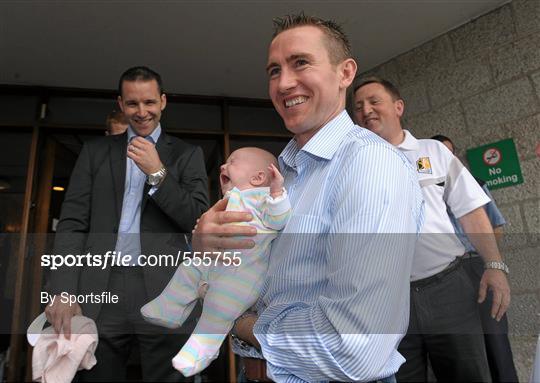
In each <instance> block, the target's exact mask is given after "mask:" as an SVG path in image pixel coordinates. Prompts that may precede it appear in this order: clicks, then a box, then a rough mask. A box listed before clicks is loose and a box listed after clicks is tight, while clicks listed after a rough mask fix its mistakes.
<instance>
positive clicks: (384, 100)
mask: <svg viewBox="0 0 540 383" xmlns="http://www.w3.org/2000/svg"><path fill="white" fill-rule="evenodd" d="M403 107H404V106H403V101H402V100H395V99H394V98H393V97H392V95H391V94H390V92H388V91H387V90H386V89H385V88H384V86H382V85H381V84H378V83H370V84H366V85H364V86H362V87H361V88H358V89H357V90H356V92H355V93H354V118H355V121H356V123H357V124H358V125H361V126H363V127H364V128H367V129H369V130H371V131H372V132H373V133H375V134H377V135H379V136H381V137H382V138H384V139H385V140H386V141H388V142H394V141H395V140H396V137H401V136H402V129H401V122H400V118H401V116H402V115H403Z"/></svg>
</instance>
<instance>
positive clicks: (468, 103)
mask: <svg viewBox="0 0 540 383" xmlns="http://www.w3.org/2000/svg"><path fill="white" fill-rule="evenodd" d="M369 74H375V75H378V76H380V77H383V78H386V79H388V80H390V81H392V82H393V83H395V84H396V85H397V86H398V87H399V89H400V91H401V93H402V96H403V98H404V100H405V109H406V111H405V117H404V126H405V127H406V128H407V129H409V130H411V132H413V134H414V135H415V136H416V137H419V138H425V137H430V136H432V135H434V134H437V133H440V134H444V135H447V136H449V137H451V138H452V139H453V141H454V142H455V144H456V146H457V147H458V155H459V156H460V157H461V158H462V159H464V154H465V150H466V149H467V148H471V147H475V146H479V145H482V144H487V143H490V142H494V141H498V140H500V139H504V138H513V139H514V141H515V143H516V146H517V150H518V154H519V158H520V161H521V170H522V172H523V177H524V183H523V184H522V185H518V186H514V187H508V188H503V189H499V190H495V191H494V192H493V195H494V197H495V199H496V201H497V204H498V206H499V208H500V209H501V211H502V212H503V214H504V215H505V217H506V219H507V221H508V224H507V226H506V227H505V232H506V233H507V235H506V237H505V240H504V243H503V245H502V247H501V250H502V252H503V255H504V256H505V258H506V260H507V263H508V264H509V266H510V268H511V275H510V283H511V286H512V303H511V307H510V310H509V314H508V316H509V320H510V327H511V330H510V331H511V341H512V344H513V349H514V360H515V362H516V367H517V368H518V374H519V378H520V381H528V380H529V374H530V371H531V365H532V356H533V354H534V349H535V345H536V338H537V335H538V334H539V333H540V180H539V178H540V159H538V158H536V157H535V154H534V148H535V146H536V144H537V143H538V142H540V0H514V1H512V2H510V3H507V4H505V5H504V6H502V7H500V8H498V9H496V10H494V11H492V12H490V13H488V14H486V15H483V16H481V17H479V18H477V19H475V20H473V21H471V22H469V23H467V24H464V25H462V26H460V27H458V28H457V29H454V30H452V31H450V32H448V33H446V34H444V35H442V36H439V37H437V38H435V39H433V40H431V41H429V42H427V43H425V44H423V45H421V46H419V47H417V48H415V49H413V50H411V51H409V52H406V53H404V54H402V55H400V56H398V57H395V58H393V59H392V60H390V61H388V62H386V63H384V64H382V65H380V66H378V67H376V68H374V69H371V70H370V71H368V72H367V73H364V74H362V76H363V75H369Z"/></svg>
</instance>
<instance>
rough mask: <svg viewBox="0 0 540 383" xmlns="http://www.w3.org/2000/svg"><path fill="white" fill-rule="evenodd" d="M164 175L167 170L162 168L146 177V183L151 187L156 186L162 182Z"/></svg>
mask: <svg viewBox="0 0 540 383" xmlns="http://www.w3.org/2000/svg"><path fill="white" fill-rule="evenodd" d="M166 175H167V169H165V166H162V167H161V168H160V169H159V170H158V171H157V172H155V173H152V174H149V175H148V177H147V178H146V183H147V184H148V185H151V186H157V185H159V184H160V183H161V181H163V179H164V178H165V176H166Z"/></svg>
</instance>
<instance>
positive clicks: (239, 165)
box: [219, 148, 264, 195]
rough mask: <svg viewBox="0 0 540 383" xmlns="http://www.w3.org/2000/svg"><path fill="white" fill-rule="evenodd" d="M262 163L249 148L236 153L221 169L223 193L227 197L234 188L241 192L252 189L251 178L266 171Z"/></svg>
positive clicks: (220, 180) (220, 181)
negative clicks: (261, 171) (259, 172)
mask: <svg viewBox="0 0 540 383" xmlns="http://www.w3.org/2000/svg"><path fill="white" fill-rule="evenodd" d="M260 162H261V161H260V159H259V158H258V157H257V156H256V154H255V153H253V152H252V151H250V150H249V149H247V148H246V149H238V150H236V151H234V152H233V153H232V154H231V155H230V156H229V158H227V162H226V163H224V164H223V165H221V168H220V175H219V183H220V184H221V192H222V193H223V194H224V195H225V193H227V192H228V191H229V190H231V189H232V188H234V187H237V188H238V189H240V190H244V189H249V188H252V187H253V185H252V184H251V178H252V177H253V176H255V175H256V174H257V172H258V171H260V170H264V167H262V168H261V166H260Z"/></svg>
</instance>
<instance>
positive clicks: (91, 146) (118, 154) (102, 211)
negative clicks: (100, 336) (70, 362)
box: [48, 131, 209, 319]
mask: <svg viewBox="0 0 540 383" xmlns="http://www.w3.org/2000/svg"><path fill="white" fill-rule="evenodd" d="M156 149H157V151H158V154H159V157H160V159H161V162H162V163H163V164H164V166H165V167H166V168H167V172H168V174H167V177H166V178H165V180H164V181H163V182H162V184H161V185H160V186H159V188H158V190H157V191H156V192H155V193H154V194H153V195H152V196H149V195H148V191H149V190H150V186H149V185H145V188H144V192H143V199H142V204H141V226H140V232H141V252H142V254H145V255H148V254H177V253H178V251H183V250H185V249H186V242H185V239H184V238H185V237H184V235H183V233H191V230H192V229H193V226H194V225H195V222H196V220H197V218H199V216H200V215H201V214H202V213H203V212H205V211H206V209H207V208H208V204H209V202H208V186H207V182H208V181H207V176H206V170H205V165H204V156H203V153H202V150H201V149H200V148H199V147H195V146H192V145H189V144H187V143H185V142H183V141H182V140H179V139H177V138H175V137H172V136H169V135H167V134H165V133H164V132H163V131H162V133H161V136H160V137H159V139H158V142H157V144H156ZM126 156H127V133H124V134H122V135H117V136H107V137H101V138H99V139H96V140H93V141H90V142H87V143H86V144H85V145H84V146H83V148H82V151H81V153H80V155H79V158H78V159H77V163H76V165H75V168H74V169H73V173H72V175H71V179H70V183H69V187H68V190H67V193H66V197H65V200H64V203H63V205H62V212H61V215H60V221H59V223H58V226H57V234H56V239H55V254H60V255H66V254H86V253H88V252H90V253H91V254H101V255H103V254H105V253H106V252H107V251H114V250H115V245H116V238H117V232H118V226H119V222H120V217H121V213H122V201H123V197H124V183H125V178H126ZM175 269H176V268H175V267H174V266H172V265H170V266H169V267H145V268H144V276H145V284H146V288H147V292H148V298H149V299H153V298H154V297H155V296H157V295H158V294H159V293H160V292H161V291H162V290H163V288H164V287H165V286H166V284H167V283H168V281H169V280H170V278H171V277H172V275H173V274H174V271H175ZM109 274H110V267H108V268H106V269H104V270H103V269H101V268H99V267H88V266H82V267H62V268H59V269H58V270H56V271H54V272H51V274H50V278H49V284H48V290H49V292H50V293H51V294H60V293H61V292H64V291H66V292H68V293H70V294H89V293H91V292H93V293H95V294H101V293H102V292H104V291H107V285H108V281H109ZM81 306H82V310H83V314H84V315H86V316H88V317H90V318H93V319H96V318H97V315H98V314H99V309H100V307H101V305H100V304H93V305H84V304H83V305H81Z"/></svg>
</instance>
